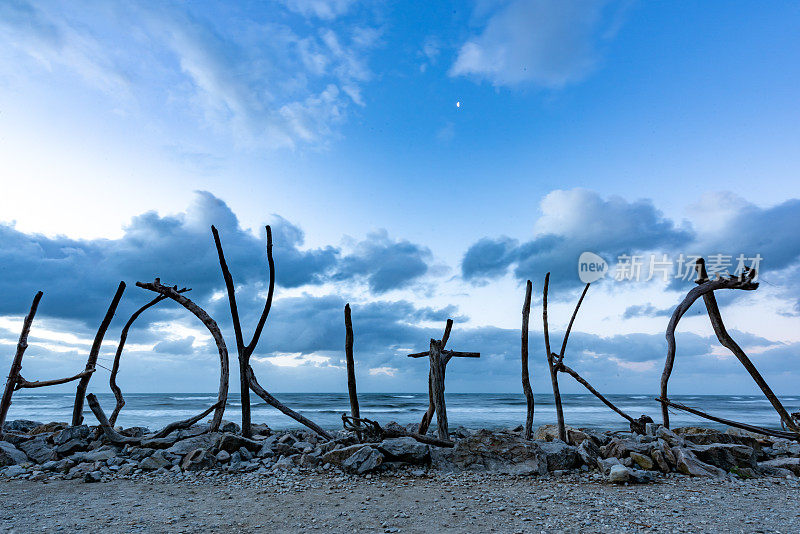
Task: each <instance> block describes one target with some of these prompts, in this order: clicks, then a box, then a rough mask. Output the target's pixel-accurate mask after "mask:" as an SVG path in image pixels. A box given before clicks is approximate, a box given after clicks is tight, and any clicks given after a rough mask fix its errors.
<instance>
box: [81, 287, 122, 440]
mask: <svg viewBox="0 0 800 534" xmlns="http://www.w3.org/2000/svg"><path fill="white" fill-rule="evenodd" d="M124 292H125V282H120V283H119V286H118V287H117V292H116V293H115V294H114V298H113V299H111V304H110V305H109V306H108V310H106V315H105V317H103V322H102V323H100V328H98V329H97V334H96V335H95V336H94V342H93V343H92V348H91V350H90V351H89V357H88V358H87V359H86V371H87V374H86V375H85V376H83V377H82V378H81V379H80V381H79V382H78V387H77V388H76V391H75V404H74V405H73V407H72V426H77V425H80V424H82V423H83V400H84V398H85V397H86V388H88V387H89V380H91V379H92V374H91V373H90V372H88V371H94V369H95V367H96V366H97V357H98V356H99V355H100V346H101V345H102V344H103V337H105V335H106V330H108V326H109V325H110V324H111V320H112V319H113V318H114V314H115V313H116V312H117V306H119V301H120V300H121V299H122V293H124Z"/></svg>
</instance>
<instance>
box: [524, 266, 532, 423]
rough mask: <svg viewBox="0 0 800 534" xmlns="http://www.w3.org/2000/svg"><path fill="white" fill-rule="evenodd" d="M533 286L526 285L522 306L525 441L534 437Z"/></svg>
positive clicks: (529, 282) (530, 284) (529, 283)
mask: <svg viewBox="0 0 800 534" xmlns="http://www.w3.org/2000/svg"><path fill="white" fill-rule="evenodd" d="M532 289H533V284H532V283H531V281H530V280H528V282H527V283H526V284H525V302H524V304H523V305H522V391H523V392H524V393H525V400H526V402H527V412H526V414H527V415H526V417H525V439H531V437H533V410H534V404H533V390H532V389H531V379H530V375H529V373H528V319H529V318H530V315H531V290H532Z"/></svg>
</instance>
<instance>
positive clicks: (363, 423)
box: [342, 413, 455, 447]
mask: <svg viewBox="0 0 800 534" xmlns="http://www.w3.org/2000/svg"><path fill="white" fill-rule="evenodd" d="M342 423H343V425H344V429H345V430H351V431H356V430H366V431H368V432H369V433H370V434H372V437H373V438H374V439H375V440H376V441H382V440H384V439H386V438H414V439H415V440H417V441H419V442H420V443H426V444H428V445H435V446H436V447H453V446H455V444H454V443H453V442H452V441H445V440H441V439H436V438H434V437H431V436H425V435H422V434H418V433H416V432H408V431H406V430H401V429H397V428H383V427H382V426H381V425H380V424H378V422H377V421H373V420H371V419H363V418H357V417H348V415H347V414H346V413H343V414H342Z"/></svg>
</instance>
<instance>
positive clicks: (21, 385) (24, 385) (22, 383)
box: [14, 369, 95, 391]
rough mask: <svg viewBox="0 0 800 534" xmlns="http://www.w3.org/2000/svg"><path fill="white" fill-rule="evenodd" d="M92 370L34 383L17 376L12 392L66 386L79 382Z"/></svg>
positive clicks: (92, 371) (92, 370)
mask: <svg viewBox="0 0 800 534" xmlns="http://www.w3.org/2000/svg"><path fill="white" fill-rule="evenodd" d="M94 371H95V370H94V369H87V370H84V371H81V372H80V373H78V374H77V375H75V376H68V377H67V378H55V379H53V380H36V381H34V382H28V381H27V380H25V379H24V378H22V375H19V378H18V379H17V385H16V386H15V387H14V390H15V391H16V390H18V389H33V388H46V387H48V386H57V385H59V384H67V383H69V382H72V381H75V380H80V379H81V378H84V377H87V376H89V375H91V374H92V373H94Z"/></svg>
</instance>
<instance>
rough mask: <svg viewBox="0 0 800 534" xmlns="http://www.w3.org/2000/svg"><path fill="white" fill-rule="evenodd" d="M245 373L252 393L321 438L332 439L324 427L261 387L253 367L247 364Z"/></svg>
mask: <svg viewBox="0 0 800 534" xmlns="http://www.w3.org/2000/svg"><path fill="white" fill-rule="evenodd" d="M246 373H247V380H248V382H249V384H250V389H252V390H253V393H255V394H256V395H258V396H259V397H261V398H262V399H264V401H265V402H266V403H267V404H269V405H270V406H272V407H273V408H276V409H278V410H279V411H281V412H282V413H284V414H286V415H288V416H289V417H291V418H292V419H294V420H295V421H297V422H298V423H300V424H301V425H305V426H307V427H308V428H310V429H311V430H313V431H314V432H316V433H317V434H319V435H320V436H322V437H323V438H325V439H327V440H332V439H333V436H331V435H330V433H328V432H327V431H326V430H325V429H323V428H322V427H321V426H319V425H318V424H317V423H315V422H314V421H312V420H311V419H309V418H307V417H305V416H303V415H300V414H299V413H297V412H295V411H294V410H292V409H291V408H289V407H288V406H286V405H285V404H283V403H282V402H281V401H279V400H278V399H276V398H275V397H273V396H272V395H270V394H269V392H268V391H267V390H266V389H264V388H263V387H261V385H260V384H259V383H258V380H256V374H255V372H253V368H252V367H249V366H248V368H247V371H246Z"/></svg>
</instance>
